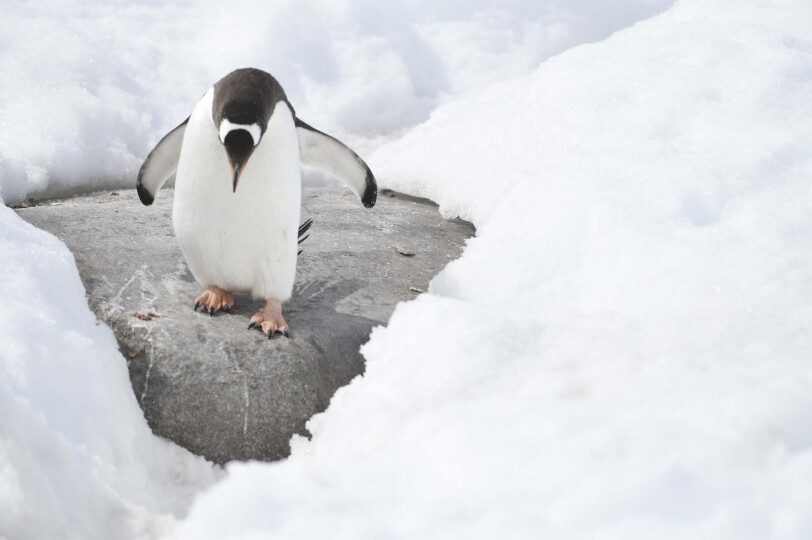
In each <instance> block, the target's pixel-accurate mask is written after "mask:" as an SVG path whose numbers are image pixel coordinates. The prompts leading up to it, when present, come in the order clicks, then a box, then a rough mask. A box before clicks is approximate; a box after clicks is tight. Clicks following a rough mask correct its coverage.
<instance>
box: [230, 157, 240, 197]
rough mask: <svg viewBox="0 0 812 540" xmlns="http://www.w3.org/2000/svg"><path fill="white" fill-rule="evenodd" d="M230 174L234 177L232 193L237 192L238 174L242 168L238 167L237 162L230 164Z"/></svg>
mask: <svg viewBox="0 0 812 540" xmlns="http://www.w3.org/2000/svg"><path fill="white" fill-rule="evenodd" d="M231 174H232V175H233V177H234V183H233V190H232V193H236V192H237V182H239V181H240V174H242V168H241V167H240V164H239V163H232V164H231Z"/></svg>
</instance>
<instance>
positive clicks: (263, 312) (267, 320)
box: [248, 300, 288, 339]
mask: <svg viewBox="0 0 812 540" xmlns="http://www.w3.org/2000/svg"><path fill="white" fill-rule="evenodd" d="M251 328H259V329H260V330H262V333H263V334H267V336H268V339H271V338H272V337H273V335H274V333H276V332H279V333H280V334H282V335H283V336H285V337H288V323H286V322H285V319H284V318H283V317H282V302H280V301H279V300H268V301H267V302H266V303H265V307H264V308H262V309H260V310H259V311H257V312H256V314H255V315H254V316H253V317H251V321H250V324H249V325H248V329H249V330H250V329H251Z"/></svg>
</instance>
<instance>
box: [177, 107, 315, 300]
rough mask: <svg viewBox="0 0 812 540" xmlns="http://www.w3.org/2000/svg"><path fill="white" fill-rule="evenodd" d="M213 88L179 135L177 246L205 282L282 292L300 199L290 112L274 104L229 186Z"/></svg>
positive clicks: (287, 284) (291, 269) (289, 272)
mask: <svg viewBox="0 0 812 540" xmlns="http://www.w3.org/2000/svg"><path fill="white" fill-rule="evenodd" d="M211 94H212V92H211V91H210V92H209V93H207V94H206V96H204V97H203V99H202V100H201V101H200V102H199V103H198V104H197V106H196V107H195V110H194V112H193V113H192V116H191V117H190V119H189V124H188V126H187V128H186V133H185V135H184V140H183V147H182V149H181V154H180V161H179V163H178V172H177V177H176V180H175V200H174V207H173V217H172V221H173V225H174V228H175V235H176V237H177V239H178V244H179V246H180V248H181V251H182V252H183V254H184V256H185V257H186V260H187V262H188V263H189V268H190V270H191V271H192V273H193V274H194V275H195V277H196V278H197V279H198V281H200V282H201V283H202V284H204V285H206V286H210V285H216V286H218V287H222V288H224V289H227V290H232V291H249V292H253V293H254V294H255V295H257V296H263V297H266V298H267V297H269V296H267V295H268V294H273V295H275V296H274V297H277V298H278V297H279V296H280V295H281V296H284V298H287V297H288V296H289V295H290V291H289V290H288V291H287V292H286V293H285V292H284V291H281V292H280V290H281V289H292V287H293V278H294V275H295V267H296V251H297V244H296V240H297V239H296V230H297V227H298V223H299V212H300V204H301V180H300V171H299V143H298V138H297V134H296V129H295V126H294V121H293V115H292V114H291V111H290V109H289V108H288V106H287V105H286V104H285V103H283V102H279V103H277V105H276V107H275V109H274V112H273V114H272V116H271V118H270V120H269V122H268V127H267V129H266V131H265V134H264V135H263V137H262V139H261V141H260V143H259V144H258V145H257V146H256V148H255V149H254V152H253V154H252V155H251V157H250V158H249V160H248V162H247V163H246V165H245V168H244V170H243V173H242V176H241V177H240V181H239V184H238V185H237V189H236V191H233V188H232V175H231V169H230V167H229V164H228V158H227V155H226V152H225V148H224V147H223V145H222V144H221V143H220V140H219V137H218V133H217V129H216V128H215V126H214V122H213V121H212V118H211V101H212V96H211ZM284 298H280V299H284Z"/></svg>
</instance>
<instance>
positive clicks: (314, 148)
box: [296, 118, 378, 208]
mask: <svg viewBox="0 0 812 540" xmlns="http://www.w3.org/2000/svg"><path fill="white" fill-rule="evenodd" d="M296 132H297V134H298V135H299V159H300V160H301V161H302V163H304V164H305V165H310V166H311V167H318V168H320V169H324V170H326V171H327V172H329V173H331V174H332V175H333V176H335V177H336V178H338V179H339V180H341V181H342V182H344V183H345V184H346V185H347V187H349V188H350V189H351V190H353V192H355V194H356V195H358V198H359V199H361V202H362V203H363V205H364V206H366V207H367V208H372V207H373V206H375V200H376V199H377V198H378V184H377V183H376V182H375V176H374V175H373V174H372V171H371V170H370V169H369V167H368V166H367V164H366V163H365V162H364V160H363V159H361V158H360V157H359V156H358V154H356V153H355V152H353V151H352V150H351V149H350V148H349V147H348V146H347V145H345V144H344V143H342V142H341V141H339V140H338V139H336V138H335V137H331V136H330V135H327V134H326V133H323V132H321V131H319V130H318V129H316V128H314V127H312V126H310V125H308V124H306V123H305V122H303V121H301V120H299V118H296Z"/></svg>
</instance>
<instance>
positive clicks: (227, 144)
mask: <svg viewBox="0 0 812 540" xmlns="http://www.w3.org/2000/svg"><path fill="white" fill-rule="evenodd" d="M279 101H287V98H286V97H285V93H284V91H283V90H282V87H281V86H279V83H278V82H277V81H276V79H274V78H273V77H271V75H269V74H268V73H266V72H264V71H261V70H258V69H253V68H244V69H238V70H235V71H232V72H231V73H229V74H228V75H226V76H225V77H223V78H222V79H220V80H219V81H217V82H216V83H215V84H214V98H213V100H212V111H211V113H212V114H211V116H212V120H213V121H214V126H215V128H217V133H218V134H219V137H220V142H221V143H222V144H223V147H224V149H225V152H226V154H227V155H228V163H229V165H230V166H231V180H232V183H233V184H232V185H233V189H234V191H237V182H238V181H239V180H240V176H241V175H242V173H243V171H244V170H245V168H246V167H247V166H248V160H249V158H250V157H251V154H252V153H253V152H254V149H255V148H256V147H257V146H258V145H259V143H260V141H261V140H262V136H263V135H264V134H265V129H266V128H267V127H268V121H269V120H270V118H271V114H272V113H273V111H274V107H275V105H276V104H277V103H278V102H279Z"/></svg>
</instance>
